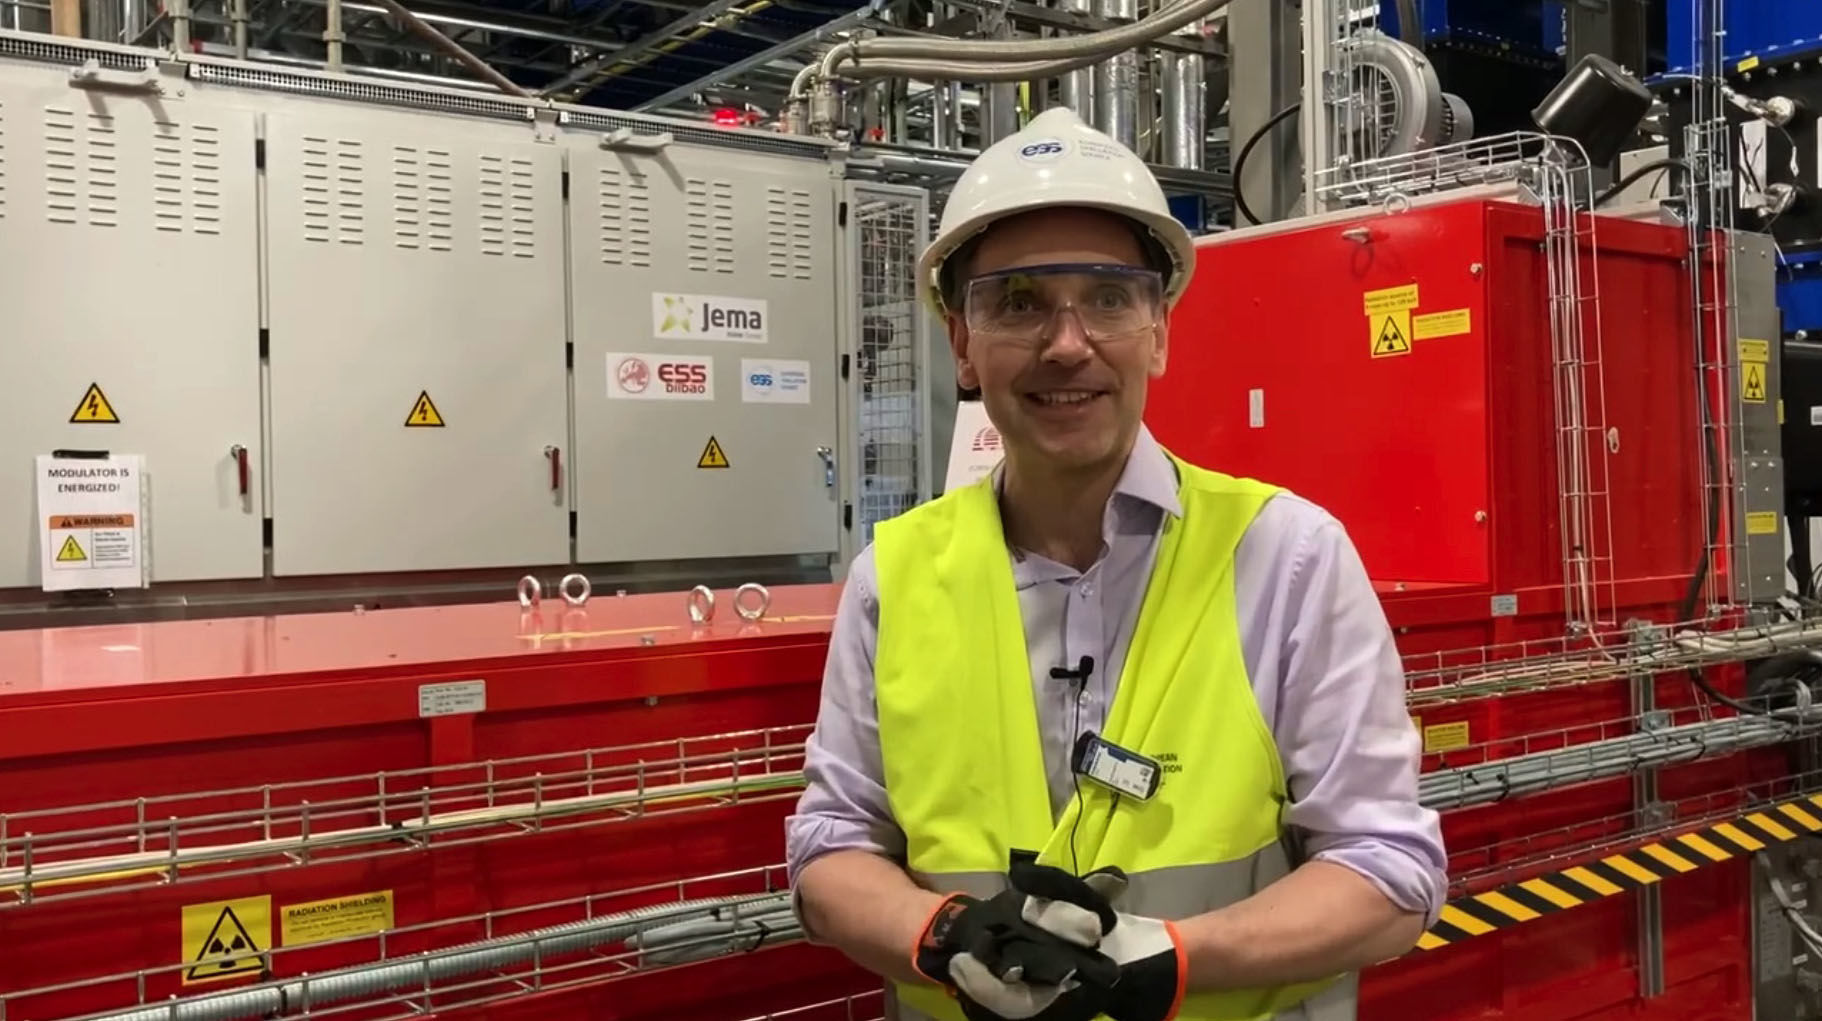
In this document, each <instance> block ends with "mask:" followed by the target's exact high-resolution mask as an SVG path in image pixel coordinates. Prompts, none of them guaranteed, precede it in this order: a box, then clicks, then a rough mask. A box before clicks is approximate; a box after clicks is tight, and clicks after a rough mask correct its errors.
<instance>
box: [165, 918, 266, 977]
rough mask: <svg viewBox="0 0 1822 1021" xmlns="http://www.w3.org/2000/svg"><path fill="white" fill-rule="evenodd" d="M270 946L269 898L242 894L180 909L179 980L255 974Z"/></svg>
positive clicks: (261, 966) (258, 971)
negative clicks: (229, 898) (181, 971)
mask: <svg viewBox="0 0 1822 1021" xmlns="http://www.w3.org/2000/svg"><path fill="white" fill-rule="evenodd" d="M270 949H272V898H271V897H264V896H262V897H244V898H242V899H240V900H230V901H217V902H215V903H212V904H187V905H185V906H184V909H183V962H184V964H185V965H186V967H185V968H184V972H183V984H184V985H195V984H197V983H199V982H214V981H218V980H220V979H224V978H234V977H236V976H240V975H257V974H259V973H260V971H261V970H262V969H263V968H264V967H265V960H264V959H263V958H261V957H260V954H262V953H264V952H266V951H268V950H270Z"/></svg>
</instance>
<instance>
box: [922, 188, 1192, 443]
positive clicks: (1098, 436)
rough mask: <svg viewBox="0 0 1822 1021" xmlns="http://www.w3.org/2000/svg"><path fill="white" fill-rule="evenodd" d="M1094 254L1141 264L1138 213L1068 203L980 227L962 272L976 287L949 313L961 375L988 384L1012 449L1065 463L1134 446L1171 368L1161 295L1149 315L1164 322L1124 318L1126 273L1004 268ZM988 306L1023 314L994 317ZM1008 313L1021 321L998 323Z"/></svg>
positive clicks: (1090, 259) (989, 402)
mask: <svg viewBox="0 0 1822 1021" xmlns="http://www.w3.org/2000/svg"><path fill="white" fill-rule="evenodd" d="M1084 263H1091V264H1099V265H1109V264H1112V265H1117V266H1128V267H1132V268H1133V269H1135V270H1141V269H1143V268H1144V267H1145V254H1144V250H1143V248H1141V246H1140V244H1139V240H1138V237H1137V236H1136V235H1135V234H1134V232H1133V228H1132V226H1131V224H1130V223H1128V222H1127V221H1126V220H1124V219H1123V218H1120V217H1118V216H1115V215H1113V214H1111V213H1103V212H1100V211H1098V210H1091V209H1079V208H1060V209H1047V210H1038V211H1033V212H1029V213H1024V214H1021V215H1019V216H1016V217H1011V218H1008V219H1005V220H1002V221H1000V222H998V223H996V224H994V225H993V226H992V227H991V228H989V229H988V231H987V233H986V234H985V235H983V236H982V237H981V239H980V241H979V244H978V245H977V247H976V248H975V250H974V253H973V257H972V258H971V259H969V260H968V264H967V265H958V266H957V269H958V271H959V272H960V274H961V279H962V280H963V281H968V280H975V281H977V283H976V284H975V285H974V288H973V291H972V294H970V293H969V290H968V288H967V285H966V284H964V287H963V294H964V295H966V296H967V297H966V300H965V301H964V303H963V307H961V308H958V309H955V310H953V311H951V313H950V314H949V316H948V327H949V341H950V345H951V347H952V348H953V350H954V352H955V359H956V376H957V380H958V382H960V383H961V385H962V386H963V387H964V388H967V389H976V388H978V389H979V390H980V391H981V397H982V400H983V402H984V403H985V405H986V408H987V414H988V416H989V417H990V418H991V419H992V420H993V423H994V425H995V426H997V427H998V428H999V431H1000V433H1001V434H1002V435H1003V436H1004V437H1005V441H1006V445H1007V449H1008V451H1009V452H1011V453H1012V454H1013V455H1014V456H1016V457H1018V458H1021V459H1031V460H1032V461H1033V462H1035V463H1038V464H1044V465H1047V466H1049V467H1052V468H1056V469H1062V470H1081V469H1089V468H1095V467H1100V466H1103V465H1107V464H1109V463H1110V462H1113V461H1116V460H1118V459H1120V458H1122V457H1124V456H1125V454H1126V452H1127V450H1128V449H1130V447H1131V443H1132V439H1133V436H1134V435H1135V434H1136V433H1137V432H1138V428H1139V421H1140V418H1141V416H1142V415H1143V414H1144V411H1145V394H1146V389H1147V385H1148V383H1149V381H1150V380H1151V379H1152V378H1153V377H1156V376H1160V375H1162V374H1163V372H1164V360H1165V352H1166V341H1167V337H1166V330H1165V326H1164V321H1165V312H1166V311H1167V310H1165V309H1164V308H1163V307H1162V306H1161V305H1157V306H1154V307H1153V308H1152V309H1149V310H1147V313H1146V314H1145V315H1144V316H1143V321H1144V322H1147V323H1153V322H1155V325H1152V326H1148V327H1147V328H1142V329H1139V330H1131V329H1113V328H1111V324H1113V323H1114V322H1116V320H1115V318H1114V316H1113V312H1114V310H1116V309H1117V308H1119V307H1120V303H1122V302H1124V301H1126V300H1128V299H1127V298H1126V297H1125V296H1124V294H1123V292H1120V291H1118V290H1117V289H1116V288H1115V286H1114V285H1115V284H1117V283H1118V281H1117V280H1115V281H1110V282H1106V283H1103V282H1099V281H1097V280H1095V279H1091V278H1088V277H1085V276H1082V275H1075V274H1054V275H1046V274H1042V273H1034V274H1033V275H1032V276H1031V277H1030V278H1029V279H1027V278H1024V277H1023V276H1022V275H1019V274H1012V275H1007V274H1006V273H1005V271H1007V270H1013V269H1019V268H1025V267H1031V268H1038V267H1045V266H1056V265H1059V264H1084ZM1135 279H1140V278H1139V277H1137V276H1135ZM1154 289H1155V284H1154ZM985 306H992V307H997V308H1002V309H1003V308H1011V309H1013V310H1014V312H1015V315H1010V316H1007V315H1002V316H1000V318H999V319H998V320H993V313H991V312H990V311H989V309H988V308H986V307H985ZM1050 310H1055V314H1054V315H1052V314H1050ZM1128 315H1131V314H1130V313H1128ZM990 320H993V321H990ZM1038 320H1045V321H1044V322H1043V324H1042V328H1041V330H1040V331H1037V332H1036V333H1035V335H1034V332H1033V330H1032V329H1031V328H1030V324H1032V323H1036V322H1037V321H1038ZM1005 321H1016V322H1017V323H1018V324H1019V328H1016V329H1014V328H1011V327H1010V326H1006V325H998V324H999V323H1001V322H1005ZM1091 334H1093V335H1094V336H1091Z"/></svg>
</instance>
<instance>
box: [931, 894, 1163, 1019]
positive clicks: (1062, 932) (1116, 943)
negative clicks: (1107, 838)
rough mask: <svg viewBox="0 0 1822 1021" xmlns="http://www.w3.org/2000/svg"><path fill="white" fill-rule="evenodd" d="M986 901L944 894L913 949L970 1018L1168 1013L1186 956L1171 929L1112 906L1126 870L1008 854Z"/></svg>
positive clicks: (1159, 1016) (1125, 1016)
mask: <svg viewBox="0 0 1822 1021" xmlns="http://www.w3.org/2000/svg"><path fill="white" fill-rule="evenodd" d="M1008 878H1009V879H1010V881H1011V886H1010V888H1009V889H1007V890H1006V891H1004V892H1002V893H999V894H996V895H995V896H993V897H991V898H988V899H985V900H983V899H980V898H976V897H971V896H969V895H967V894H961V893H958V894H953V895H951V896H950V897H949V898H948V899H947V900H945V901H943V903H942V904H941V905H940V906H938V907H937V909H936V911H935V912H933V913H932V914H931V916H930V921H929V922H928V923H927V924H926V925H925V927H924V931H923V933H922V935H921V936H920V937H919V939H918V943H917V947H916V950H915V951H914V964H915V965H916V967H917V970H918V972H919V973H920V974H922V975H924V976H925V977H926V978H928V979H930V980H931V981H932V982H936V983H938V984H939V985H942V986H944V987H946V988H948V989H949V990H951V991H952V992H953V993H954V995H955V997H956V999H957V1000H958V1001H959V1003H960V1004H961V1007H962V1013H963V1014H964V1015H966V1016H967V1017H968V1018H969V1019H970V1021H1090V1019H1092V1018H1096V1017H1099V1016H1101V1015H1103V1014H1105V1015H1107V1016H1108V1017H1110V1018H1112V1019H1113V1021H1170V1019H1171V1018H1174V1017H1175V1016H1176V1013H1177V1010H1178V1008H1179V1006H1180V1005H1181V1003H1182V1000H1183V982H1184V978H1185V977H1186V971H1187V968H1186V964H1185V962H1184V960H1183V952H1182V949H1181V945H1180V943H1179V941H1178V939H1177V932H1176V927H1175V926H1173V925H1171V923H1169V922H1167V921H1163V920H1161V919H1157V918H1145V917H1141V916H1138V915H1129V914H1124V913H1122V912H1118V911H1115V910H1114V909H1113V901H1114V900H1115V899H1116V898H1118V897H1119V895H1120V894H1121V893H1122V892H1123V891H1124V890H1125V889H1126V883H1127V880H1126V874H1125V873H1124V872H1122V871H1121V870H1119V869H1117V868H1112V867H1109V868H1104V869H1098V870H1096V871H1094V872H1091V873H1089V874H1088V875H1086V876H1082V877H1079V878H1078V877H1076V876H1074V875H1072V874H1070V873H1069V872H1067V871H1065V870H1063V869H1059V868H1056V867H1055V866H1051V865H1039V864H1037V863H1035V862H1031V861H1026V860H1014V861H1013V863H1012V866H1011V869H1010V871H1009V873H1008Z"/></svg>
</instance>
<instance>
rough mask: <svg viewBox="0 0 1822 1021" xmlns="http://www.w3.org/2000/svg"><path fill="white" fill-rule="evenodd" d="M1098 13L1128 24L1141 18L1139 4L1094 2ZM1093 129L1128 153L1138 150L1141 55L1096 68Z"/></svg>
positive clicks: (1131, 53)
mask: <svg viewBox="0 0 1822 1021" xmlns="http://www.w3.org/2000/svg"><path fill="white" fill-rule="evenodd" d="M1094 5H1095V13H1097V14H1099V15H1100V16H1101V17H1102V18H1103V19H1105V20H1107V21H1115V22H1122V23H1127V22H1131V21H1133V20H1135V19H1136V18H1137V17H1138V16H1139V3H1138V0H1094ZM1094 89H1095V97H1094V98H1095V104H1094V121H1093V123H1094V126H1095V127H1096V128H1098V129H1100V130H1101V132H1102V133H1104V134H1106V135H1107V136H1108V137H1109V138H1112V139H1113V140H1114V141H1116V142H1119V143H1120V144H1121V145H1124V146H1126V147H1127V148H1128V149H1137V148H1138V147H1139V53H1138V51H1137V50H1131V49H1128V50H1123V51H1121V52H1119V53H1116V54H1114V55H1113V56H1110V57H1108V58H1107V59H1106V60H1105V61H1102V62H1101V63H1099V64H1097V65H1095V68H1094Z"/></svg>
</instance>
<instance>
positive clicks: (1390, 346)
mask: <svg viewBox="0 0 1822 1021" xmlns="http://www.w3.org/2000/svg"><path fill="white" fill-rule="evenodd" d="M1409 350H1411V341H1410V340H1409V339H1408V338H1406V337H1405V335H1404V331H1403V330H1400V329H1399V328H1398V320H1397V318H1395V317H1393V316H1390V315H1387V316H1384V317H1382V318H1381V320H1380V325H1379V336H1378V337H1377V338H1376V339H1374V341H1373V357H1375V358H1379V357H1382V356H1385V355H1401V354H1404V353H1405V352H1406V351H1409Z"/></svg>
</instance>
